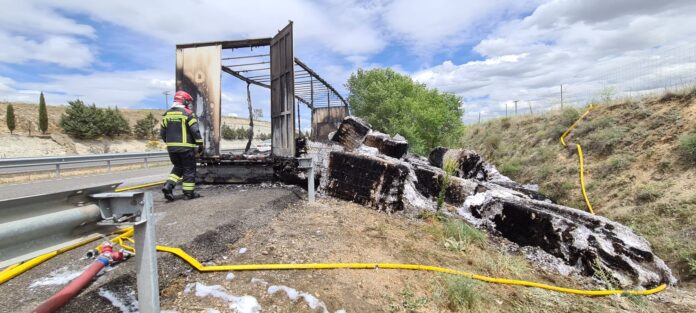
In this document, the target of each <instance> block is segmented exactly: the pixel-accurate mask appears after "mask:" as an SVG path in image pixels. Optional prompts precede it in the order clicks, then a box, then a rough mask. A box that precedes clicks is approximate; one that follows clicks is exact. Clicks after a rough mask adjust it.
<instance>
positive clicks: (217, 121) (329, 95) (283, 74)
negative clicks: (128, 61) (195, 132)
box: [176, 22, 348, 183]
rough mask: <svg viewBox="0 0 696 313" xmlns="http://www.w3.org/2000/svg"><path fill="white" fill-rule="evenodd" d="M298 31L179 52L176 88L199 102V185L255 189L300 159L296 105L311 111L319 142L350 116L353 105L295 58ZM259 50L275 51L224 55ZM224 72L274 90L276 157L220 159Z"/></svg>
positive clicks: (184, 47) (188, 47) (289, 29)
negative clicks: (290, 161) (319, 119)
mask: <svg viewBox="0 0 696 313" xmlns="http://www.w3.org/2000/svg"><path fill="white" fill-rule="evenodd" d="M292 27H293V24H292V22H290V24H288V25H287V26H286V27H285V28H283V29H282V30H280V31H279V32H278V34H276V35H275V36H274V37H272V38H256V39H245V40H234V41H213V42H200V43H190V44H180V45H177V46H176V88H177V90H184V91H186V92H188V93H189V94H191V96H192V97H193V98H194V101H193V110H194V111H195V112H196V115H197V116H198V122H199V125H200V126H201V127H200V129H201V135H202V136H203V141H204V147H205V149H204V153H203V155H202V157H201V158H200V159H199V163H200V165H201V166H200V167H199V168H198V171H197V181H198V182H205V183H254V182H260V181H266V180H268V179H272V177H273V175H274V174H273V173H274V172H275V169H274V165H276V164H275V163H277V162H282V160H283V159H292V158H295V157H297V156H298V155H299V153H298V152H299V151H296V150H298V148H297V145H298V143H297V142H296V139H295V136H296V134H295V130H296V129H301V117H300V107H299V105H297V106H296V105H295V104H296V102H298V103H301V104H304V105H306V106H307V108H309V109H310V112H311V115H312V136H313V138H314V139H315V140H316V138H317V134H318V131H319V130H320V129H321V131H322V132H324V133H325V134H323V135H322V136H320V137H321V138H325V137H326V136H325V135H327V134H328V132H330V131H335V130H336V129H337V127H338V124H339V123H340V121H341V120H342V119H343V117H345V116H346V115H348V103H347V102H346V101H345V99H344V98H343V97H342V96H341V95H340V94H339V93H338V91H336V89H335V88H334V87H333V86H331V84H329V83H328V82H327V81H326V80H325V79H324V78H322V77H321V76H319V74H317V73H316V72H315V71H314V70H312V69H311V68H310V67H309V66H307V65H306V64H305V63H304V62H302V61H300V60H299V59H297V58H295V56H294V51H293V28H292ZM258 47H269V52H268V53H266V52H262V53H257V54H253V53H252V54H250V55H242V56H231V57H224V58H223V57H222V51H223V50H233V49H240V48H251V49H254V48H258ZM223 72H224V73H226V74H229V75H231V76H233V77H235V78H237V79H239V80H241V81H242V82H245V83H247V84H248V85H255V86H259V87H263V88H267V89H270V93H271V97H270V100H271V103H270V104H271V137H272V141H271V153H270V154H271V155H270V156H268V155H255V156H249V155H234V154H229V153H226V154H223V153H220V137H221V128H222V124H221V120H222V107H221V96H222V73H223ZM326 112H331V113H332V114H325V113H326ZM317 116H319V117H326V116H328V117H330V118H331V119H330V123H317V122H316V120H317V119H316V117H317ZM322 121H323V120H322Z"/></svg>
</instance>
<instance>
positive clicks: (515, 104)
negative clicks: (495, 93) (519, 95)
mask: <svg viewBox="0 0 696 313" xmlns="http://www.w3.org/2000/svg"><path fill="white" fill-rule="evenodd" d="M517 101H519V100H515V115H517Z"/></svg>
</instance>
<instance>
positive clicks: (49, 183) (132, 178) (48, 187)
mask: <svg viewBox="0 0 696 313" xmlns="http://www.w3.org/2000/svg"><path fill="white" fill-rule="evenodd" d="M170 170H171V167H169V166H159V167H152V168H145V169H137V170H128V171H118V172H112V173H104V174H97V175H90V176H73V177H69V178H62V179H52V180H43V181H32V182H26V183H21V184H9V185H0V200H5V199H12V198H19V197H27V196H32V195H38V194H45V193H53V192H60V191H66V190H71V189H75V188H82V187H90V186H95V185H99V184H110V183H115V182H123V184H122V185H121V187H127V186H135V185H140V184H145V183H150V182H155V181H162V180H165V179H166V178H167V175H168V174H169V171H170Z"/></svg>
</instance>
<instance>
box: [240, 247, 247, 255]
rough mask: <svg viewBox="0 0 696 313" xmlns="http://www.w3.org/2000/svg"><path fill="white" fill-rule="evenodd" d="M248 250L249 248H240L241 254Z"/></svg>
mask: <svg viewBox="0 0 696 313" xmlns="http://www.w3.org/2000/svg"><path fill="white" fill-rule="evenodd" d="M246 252H247V248H240V249H239V254H244V253H246Z"/></svg>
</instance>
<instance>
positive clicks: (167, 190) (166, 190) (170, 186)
mask: <svg viewBox="0 0 696 313" xmlns="http://www.w3.org/2000/svg"><path fill="white" fill-rule="evenodd" d="M172 190H174V183H172V181H170V180H168V181H167V182H166V183H165V184H164V187H163V188H162V193H163V194H164V198H165V199H167V200H169V201H174V194H173V193H172Z"/></svg>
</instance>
